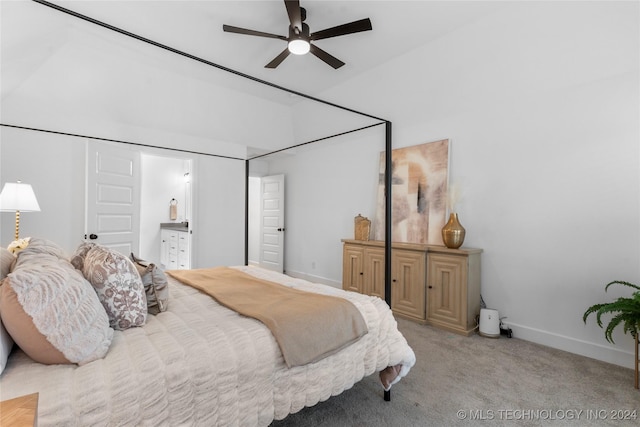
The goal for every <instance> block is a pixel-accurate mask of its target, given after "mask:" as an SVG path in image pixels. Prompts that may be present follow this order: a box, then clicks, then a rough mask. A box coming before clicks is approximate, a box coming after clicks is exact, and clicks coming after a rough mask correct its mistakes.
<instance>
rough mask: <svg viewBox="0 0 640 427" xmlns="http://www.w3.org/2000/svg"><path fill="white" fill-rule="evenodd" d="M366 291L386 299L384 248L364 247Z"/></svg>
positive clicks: (364, 284)
mask: <svg viewBox="0 0 640 427" xmlns="http://www.w3.org/2000/svg"><path fill="white" fill-rule="evenodd" d="M363 280H364V283H363V286H364V293H365V294H367V295H373V296H376V297H380V298H382V299H384V248H364V278H363Z"/></svg>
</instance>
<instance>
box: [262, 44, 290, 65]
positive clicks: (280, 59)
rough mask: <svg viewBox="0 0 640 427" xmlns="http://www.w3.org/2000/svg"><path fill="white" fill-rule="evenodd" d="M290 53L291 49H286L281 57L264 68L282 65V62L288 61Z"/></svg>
mask: <svg viewBox="0 0 640 427" xmlns="http://www.w3.org/2000/svg"><path fill="white" fill-rule="evenodd" d="M289 53H290V52H289V48H286V49H285V50H283V51H282V52H280V55H278V56H276V57H275V58H273V60H272V61H271V62H269V63H268V64H267V65H265V66H264V68H276V67H277V66H278V65H280V64H281V63H282V61H284V60H285V59H286V57H287V56H289Z"/></svg>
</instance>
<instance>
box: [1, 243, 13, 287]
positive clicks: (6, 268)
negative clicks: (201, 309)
mask: <svg viewBox="0 0 640 427" xmlns="http://www.w3.org/2000/svg"><path fill="white" fill-rule="evenodd" d="M15 260H16V256H15V255H14V254H12V253H11V252H10V251H9V250H8V249H5V248H0V280H2V279H4V278H5V277H7V274H9V272H10V271H11V266H12V265H13V263H14V262H15Z"/></svg>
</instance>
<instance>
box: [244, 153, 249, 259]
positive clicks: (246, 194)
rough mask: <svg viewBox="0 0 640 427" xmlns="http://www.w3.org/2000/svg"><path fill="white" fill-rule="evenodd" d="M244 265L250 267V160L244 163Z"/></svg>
mask: <svg viewBox="0 0 640 427" xmlns="http://www.w3.org/2000/svg"><path fill="white" fill-rule="evenodd" d="M244 265H249V160H245V161H244Z"/></svg>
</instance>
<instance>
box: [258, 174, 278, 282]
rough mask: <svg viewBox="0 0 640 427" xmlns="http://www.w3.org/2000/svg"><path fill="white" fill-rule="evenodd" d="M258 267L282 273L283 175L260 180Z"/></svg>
mask: <svg viewBox="0 0 640 427" xmlns="http://www.w3.org/2000/svg"><path fill="white" fill-rule="evenodd" d="M260 188H261V191H260V266H261V267H264V268H267V269H269V270H274V271H278V272H280V273H283V272H284V175H273V176H265V177H263V178H262V179H261V180H260Z"/></svg>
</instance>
